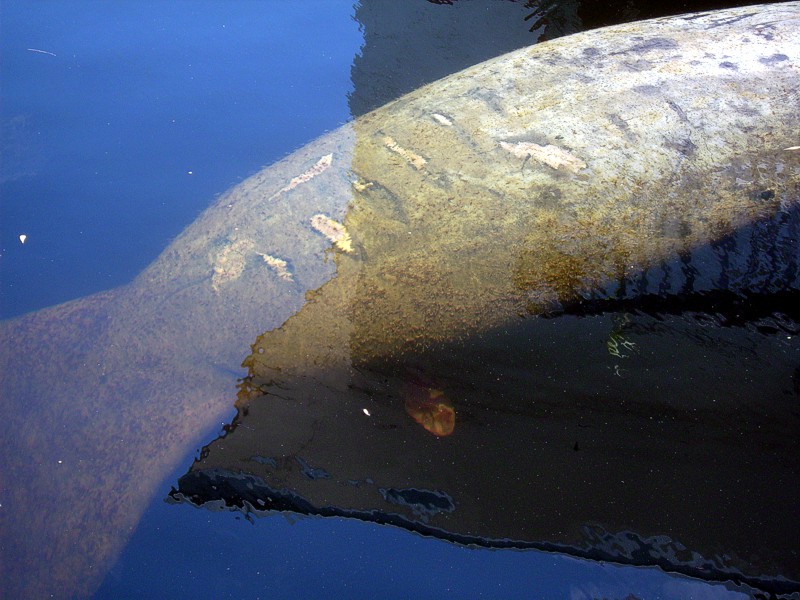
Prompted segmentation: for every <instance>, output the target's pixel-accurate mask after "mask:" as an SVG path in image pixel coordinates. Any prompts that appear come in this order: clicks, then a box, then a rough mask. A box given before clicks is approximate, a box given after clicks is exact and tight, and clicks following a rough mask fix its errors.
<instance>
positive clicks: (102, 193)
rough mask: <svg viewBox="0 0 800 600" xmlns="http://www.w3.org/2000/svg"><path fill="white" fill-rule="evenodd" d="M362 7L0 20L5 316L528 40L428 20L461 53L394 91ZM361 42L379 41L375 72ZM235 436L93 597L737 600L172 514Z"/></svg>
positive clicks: (479, 6) (45, 299)
mask: <svg viewBox="0 0 800 600" xmlns="http://www.w3.org/2000/svg"><path fill="white" fill-rule="evenodd" d="M365 4H366V5H367V6H366V7H361V9H360V10H361V13H358V12H355V10H354V7H353V6H351V5H350V4H349V3H346V2H337V3H334V2H324V1H320V2H316V3H315V2H305V3H302V5H299V6H295V5H294V4H290V3H285V2H274V3H259V4H255V3H250V2H240V3H225V4H217V3H197V2H191V3H190V2H173V3H168V4H167V3H160V2H157V3H152V4H151V3H141V2H131V3H115V4H114V5H108V4H105V3H92V2H86V3H81V4H79V5H77V6H70V7H66V6H64V5H63V4H61V3H58V2H42V3H37V4H35V5H30V4H27V3H25V4H23V3H12V2H5V3H3V5H2V13H0V19H2V21H1V22H0V26H1V27H2V32H3V35H2V42H0V43H2V57H3V64H2V70H1V71H0V77H2V79H0V85H2V90H3V96H2V105H0V123H2V128H3V129H2V132H3V146H2V152H3V154H2V159H3V162H2V182H1V183H0V185H2V187H0V194H2V196H1V198H2V206H0V244H1V248H0V251H2V256H1V257H0V316H2V317H4V318H7V317H14V316H17V315H21V314H23V313H26V312H29V311H34V310H37V309H40V308H43V307H46V306H50V305H53V304H57V303H60V302H64V301H67V300H71V299H74V298H79V297H82V296H86V295H89V294H92V293H96V292H99V291H102V290H106V289H111V288H114V287H117V286H120V285H124V284H126V283H128V282H130V281H131V280H132V279H133V278H134V277H136V276H137V275H138V274H139V273H140V272H141V271H142V270H143V268H144V267H145V266H146V265H148V264H149V263H151V262H152V261H153V260H154V259H155V258H156V257H157V255H158V254H159V253H160V252H161V251H162V250H163V249H164V248H165V247H166V246H167V245H168V243H169V242H170V240H171V239H172V238H174V237H175V236H176V235H178V234H179V233H180V232H181V231H182V230H183V229H184V227H185V226H186V225H188V224H189V223H191V222H192V221H193V220H194V219H195V217H196V216H197V215H198V214H199V213H200V212H201V211H202V210H203V209H205V208H206V207H207V206H208V205H209V204H210V203H211V202H212V200H213V198H214V196H215V195H217V194H220V193H222V192H224V191H225V190H226V189H228V188H229V187H231V186H232V185H234V184H235V183H237V182H239V181H241V180H242V179H244V178H245V177H246V176H248V175H250V174H252V173H254V172H255V171H257V170H258V169H259V168H260V167H261V166H263V165H266V164H270V163H272V162H273V161H275V160H277V159H279V158H281V157H282V156H284V155H286V154H287V153H289V152H291V151H292V150H294V149H296V148H298V147H300V146H301V145H303V144H304V143H306V142H308V141H310V140H312V139H314V138H315V137H316V136H318V135H319V134H321V133H323V132H324V131H326V130H329V129H333V128H335V127H336V126H338V125H339V124H341V123H343V122H345V121H348V120H349V119H350V118H351V117H352V116H353V114H354V113H356V114H357V113H360V112H363V111H364V110H366V109H368V108H371V107H373V106H377V105H379V104H382V103H383V102H385V101H387V100H390V99H391V98H392V97H393V96H396V95H397V94H398V93H400V92H403V91H408V90H409V89H413V88H414V87H417V85H419V84H421V83H424V82H425V80H433V79H435V78H437V77H439V76H441V75H444V74H445V72H446V70H447V69H449V70H456V69H458V68H461V67H462V66H466V65H468V64H472V63H474V62H477V61H478V60H480V59H482V58H486V57H488V56H491V55H492V54H499V53H500V52H502V51H505V50H509V49H511V48H512V47H514V46H516V45H524V44H526V43H529V42H531V41H533V39H532V37H531V36H532V34H530V33H529V32H527V29H526V28H523V27H519V28H518V29H517V28H515V29H508V28H507V27H506V26H505V25H502V24H498V21H496V20H495V21H493V20H492V19H490V18H488V17H486V18H484V17H485V14H486V13H487V11H490V12H491V14H493V15H502V16H501V17H498V18H502V19H503V21H502V23H513V24H516V23H519V22H520V19H521V17H523V16H525V15H526V14H528V13H529V10H527V9H524V7H522V6H519V5H512V4H510V3H501V2H497V3H468V2H464V3H463V5H464V6H460V7H446V6H445V7H437V6H433V5H428V4H427V3H424V5H423V6H424V8H419V9H418V10H419V13H418V17H417V18H419V19H421V23H422V24H423V25H424V26H427V24H428V23H430V21H428V20H426V19H429V18H432V17H433V15H437V16H438V15H441V14H442V11H460V12H458V13H456V12H453V15H449V16H448V17H447V18H452V19H461V20H460V21H454V22H455V23H456V25H455V26H454V27H453V29H454V30H455V31H456V32H457V33H456V34H450V38H451V39H450V42H451V43H453V42H454V43H455V46H454V48H455V50H453V51H450V52H449V51H448V50H447V49H446V48H444V49H442V48H441V47H439V48H437V53H436V54H435V59H434V58H421V59H417V64H420V62H427V63H430V65H428V66H430V67H431V70H430V71H427V72H426V76H425V77H422V76H421V75H420V71H422V70H423V69H415V68H411V69H407V70H406V71H403V72H400V71H397V72H396V74H395V67H394V66H393V67H392V68H391V69H383V70H381V69H380V67H377V68H375V67H369V65H368V64H367V63H368V61H367V59H368V58H371V59H372V60H374V61H376V62H375V63H372V64H379V65H380V64H383V59H385V58H386V56H391V52H390V50H391V48H392V43H387V42H386V40H385V39H384V40H383V42H384V44H383V45H382V46H378V41H380V38H381V37H385V38H388V39H390V40H391V35H389V34H388V33H387V34H385V35H384V36H382V35H381V34H380V33H376V32H380V30H376V29H374V24H370V25H365V24H364V23H363V22H362V23H359V22H358V21H356V20H354V18H353V17H354V15H355V16H359V14H360V15H361V16H362V20H366V17H365V16H364V14H365V12H366V10H367V9H368V8H369V5H370V4H371V5H372V6H375V5H376V3H365ZM381 4H382V3H377V5H379V8H382V9H383V10H385V11H386V10H389V5H390V4H391V3H383V5H382V6H380V5H381ZM470 11H471V12H470ZM419 15H421V16H419ZM455 15H460V16H455ZM439 18H441V17H439ZM479 18H480V19H481V21H478V19H479ZM445 20H446V19H445ZM394 21H395V23H397V22H400V23H402V22H403V21H402V19H394ZM483 21H485V22H486V23H483ZM478 23H480V24H481V25H485V24H488V25H487V27H488V28H490V29H491V28H492V27H494V28H496V29H497V30H499V31H502V32H503V39H502V43H499V44H497V43H493V40H494V39H495V37H496V36H498V35H499V34H498V32H497V31H494V30H491V31H490V32H489V33H486V34H485V37H484V38H483V39H484V40H485V42H484V43H480V44H474V45H473V46H474V49H472V52H473V53H471V52H470V51H468V50H467V49H465V48H463V46H465V44H463V43H462V41H463V39H464V38H463V32H464V29H465V28H466V27H477V26H478ZM492 23H494V25H492ZM365 27H366V30H365ZM400 29H406V28H405V27H400ZM387 31H388V28H387ZM509 31H513V33H508V32H509ZM459 32H460V34H459ZM370 35H374V36H375V37H376V38H379V40H378V41H375V40H373V41H372V44H375V45H374V46H372V48H373V50H371V52H372V54H370V48H369V47H366V46H364V44H365V36H366V43H367V44H369V43H370ZM420 45H422V44H420ZM376 48H380V51H378V50H376ZM387 48H388V49H387ZM30 49H32V50H30ZM33 50H43V51H45V52H51V53H53V54H55V56H52V55H51V54H47V53H42V52H35V51H33ZM420 54H421V56H422V57H426V56H427V57H431V56H434V55H431V54H430V53H428V54H427V55H426V53H425V52H420ZM450 54H452V55H453V57H452V58H453V60H452V62H451V61H448V60H445V59H446V58H447V57H448V55H450ZM376 56H377V58H375V57H376ZM401 56H405V55H402V54H401ZM394 60H395V61H396V63H392V64H400V65H402V64H403V63H404V62H405V61H404V60H403V59H402V58H401V59H397V58H396V57H395V59H394ZM409 62H410V61H409ZM440 63H445V64H446V66H442V64H440ZM354 64H355V65H360V68H359V69H356V68H355V67H354V66H353V65H354ZM370 68H374V69H375V70H374V71H370ZM387 71H388V72H389V73H390V74H394V76H388V77H387ZM365 73H366V74H367V75H368V76H366V77H365V76H364V74H365ZM369 75H371V77H370V76H369ZM359 77H360V78H361V79H359ZM354 80H355V81H356V83H355V85H354V83H353V81H354ZM365 90H366V91H365ZM21 234H25V235H26V236H27V238H26V240H25V243H24V244H22V243H21V242H20V240H19V237H18V236H19V235H21ZM251 341H252V338H245V342H243V345H247V344H249V343H250V342H251ZM241 356H243V354H242V355H241ZM242 374H244V372H243V371H236V372H234V373H227V374H224V375H223V377H224V378H225V381H226V383H227V384H231V383H232V382H233V381H234V380H235V377H236V376H238V375H242ZM112 377H113V375H112ZM4 393H5V390H4ZM112 412H113V411H112ZM231 416H232V411H231V410H228V412H227V414H224V415H221V416H220V418H219V419H218V422H217V423H216V424H213V425H211V426H210V429H209V428H208V427H209V425H208V423H206V425H205V429H200V428H198V430H197V431H195V432H194V435H193V436H190V437H191V438H192V439H193V441H192V442H190V443H189V444H187V445H186V446H185V447H184V448H183V451H182V455H183V457H182V458H181V459H179V460H178V461H177V463H178V464H177V466H176V468H174V469H173V470H172V472H171V473H170V475H169V476H168V477H166V478H165V479H163V481H162V482H161V483H160V484H158V485H157V487H156V491H155V493H154V494H153V495H152V498H151V500H150V503H149V505H147V506H146V507H142V508H143V513H142V516H141V519H139V520H138V523H135V524H134V525H133V526H132V535H131V537H130V540H129V541H128V543H127V544H126V545H125V547H124V550H123V551H122V553H121V555H120V556H119V559H118V561H116V562H115V563H114V565H113V566H112V567H111V568H110V570H109V571H108V573H104V574H101V575H100V576H99V578H98V583H99V584H100V587H99V589H98V590H97V591H96V593H95V597H97V598H121V597H130V598H138V597H169V596H175V597H193V598H194V597H197V598H202V597H207V598H219V597H232V598H233V597H260V596H271V597H314V596H316V597H319V596H325V597H354V598H357V597H375V596H382V597H398V598H400V597H429V596H433V595H436V596H451V597H487V598H490V597H499V596H501V597H520V598H522V597H531V596H534V597H542V598H561V597H571V598H590V597H607V598H612V597H613V598H623V597H626V596H628V595H633V596H635V597H638V598H691V597H695V598H736V597H743V596H742V595H741V594H739V593H738V592H735V591H733V590H731V589H728V588H726V587H724V586H721V585H716V584H715V585H712V584H707V583H704V582H699V581H694V580H691V579H688V578H684V577H679V576H675V575H667V574H665V573H663V572H661V571H659V570H657V569H652V568H632V567H622V566H615V565H611V564H607V563H597V562H592V561H587V560H582V559H578V558H574V557H570V556H564V555H560V554H554V553H546V552H539V551H533V550H528V551H513V550H487V549H479V548H474V547H466V546H463V545H456V544H451V543H447V542H444V541H440V540H436V539H432V538H426V537H422V536H420V535H417V534H413V533H409V532H407V531H405V530H402V529H399V528H394V527H387V526H379V525H375V524H371V523H364V522H361V521H357V520H351V519H343V518H328V519H321V518H315V517H299V516H297V515H294V514H286V515H274V516H271V517H266V518H259V519H255V520H254V521H253V522H250V521H248V520H247V519H244V518H242V517H241V515H238V514H229V513H226V512H213V511H209V510H197V509H194V508H192V507H190V506H187V505H173V504H167V503H165V502H164V499H165V498H166V497H167V495H168V493H169V491H170V489H171V487H172V486H173V485H176V483H177V481H178V478H179V477H180V475H182V474H184V473H185V472H186V471H187V469H188V468H189V466H190V464H191V462H192V459H193V458H194V457H195V456H196V455H197V454H198V452H199V448H200V446H202V445H204V444H205V443H208V442H209V441H211V440H212V439H213V438H214V437H216V435H217V434H218V433H219V428H220V426H221V424H222V422H223V421H229V420H230V417H231ZM87 418H89V417H87ZM101 423H102V421H101ZM13 477H24V473H14V475H12V480H11V481H12V483H13ZM3 485H4V486H6V485H8V483H6V482H4V483H3ZM44 506H46V504H45V505H44ZM104 526H105V524H104V523H103V522H102V521H97V522H95V523H94V527H93V530H95V531H101V530H102V529H103V527H104ZM3 552H4V553H5V552H8V549H7V548H3ZM100 582H102V583H100Z"/></svg>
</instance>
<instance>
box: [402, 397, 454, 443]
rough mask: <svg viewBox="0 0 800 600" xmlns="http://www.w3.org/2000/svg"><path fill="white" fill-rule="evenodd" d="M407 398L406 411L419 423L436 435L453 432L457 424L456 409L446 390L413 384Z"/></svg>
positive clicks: (440, 435) (442, 435)
mask: <svg viewBox="0 0 800 600" xmlns="http://www.w3.org/2000/svg"><path fill="white" fill-rule="evenodd" d="M411 387H412V390H411V393H410V394H409V396H408V397H407V398H406V401H405V406H406V412H407V413H408V414H409V415H410V416H411V418H412V419H414V420H415V421H416V422H417V423H419V424H420V425H422V426H423V427H424V428H425V429H426V430H427V431H430V432H431V433H432V434H433V435H435V436H436V437H444V436H446V435H450V434H451V433H453V430H454V429H455V426H456V411H455V410H453V407H452V406H450V404H449V403H448V402H447V399H446V398H445V397H444V392H442V391H441V390H436V389H432V388H425V387H421V386H417V385H412V386H411Z"/></svg>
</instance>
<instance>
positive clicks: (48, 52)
mask: <svg viewBox="0 0 800 600" xmlns="http://www.w3.org/2000/svg"><path fill="white" fill-rule="evenodd" d="M27 50H28V52H36V53H37V54H47V55H49V56H55V54H53V53H52V52H50V51H48V50H39V49H38V48H27Z"/></svg>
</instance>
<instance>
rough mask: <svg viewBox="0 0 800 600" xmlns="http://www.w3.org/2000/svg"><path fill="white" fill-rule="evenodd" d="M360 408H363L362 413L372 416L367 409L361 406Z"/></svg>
mask: <svg viewBox="0 0 800 600" xmlns="http://www.w3.org/2000/svg"><path fill="white" fill-rule="evenodd" d="M361 410H363V411H364V414H365V415H367V416H368V417H371V416H372V415H371V414H369V411H368V410H367V409H366V408H362V409H361Z"/></svg>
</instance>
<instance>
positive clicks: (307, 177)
mask: <svg viewBox="0 0 800 600" xmlns="http://www.w3.org/2000/svg"><path fill="white" fill-rule="evenodd" d="M332 164H333V154H326V155H325V156H323V157H322V158H320V159H319V160H318V161H317V162H316V164H315V165H314V166H313V167H311V168H310V169H309V170H308V171H305V172H304V173H301V174H300V175H298V176H297V177H293V178H292V180H291V181H290V182H289V183H288V184H287V185H285V186H284V187H282V188H281V189H279V190H278V191H277V192H275V193H274V194H272V196H270V198H269V199H270V200H274V199H275V198H277V197H278V196H280V195H281V194H283V193H284V192H288V191H290V190H293V189H294V188H296V187H297V186H298V185H300V184H302V183H306V182H307V181H311V180H312V179H313V178H314V177H316V176H317V175H319V174H320V173H322V172H324V171H325V170H326V169H327V168H328V167H330V166H331V165H332Z"/></svg>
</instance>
